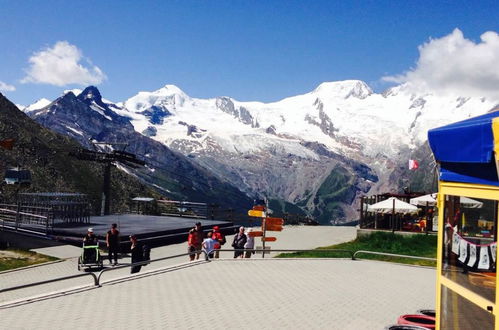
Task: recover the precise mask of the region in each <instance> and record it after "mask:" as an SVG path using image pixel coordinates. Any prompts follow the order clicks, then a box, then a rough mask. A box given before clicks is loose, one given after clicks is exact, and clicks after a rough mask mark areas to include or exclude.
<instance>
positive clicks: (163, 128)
mask: <svg viewBox="0 0 499 330" xmlns="http://www.w3.org/2000/svg"><path fill="white" fill-rule="evenodd" d="M96 93H98V91H95V90H93V91H92V95H94V94H96ZM99 98H100V94H99ZM78 99H79V100H80V101H81V102H83V103H85V104H86V106H87V108H88V109H90V111H91V112H94V113H98V114H100V115H101V116H104V117H109V118H111V119H112V121H117V120H118V118H119V121H120V122H121V125H123V127H127V131H128V130H129V129H130V127H131V128H132V130H135V131H136V132H138V133H140V134H141V135H142V136H145V137H149V138H151V139H154V140H156V141H157V142H159V143H161V144H163V145H166V146H168V147H169V148H170V149H174V150H176V151H178V152H180V153H182V154H184V155H185V156H187V157H189V158H190V159H191V160H192V161H193V162H196V163H197V164H199V165H201V166H202V167H203V168H206V169H208V170H209V171H210V172H211V173H214V175H215V176H217V177H218V178H219V179H220V180H222V181H225V182H226V183H228V184H231V185H235V186H237V187H238V188H239V189H240V190H242V191H244V192H246V193H247V194H248V195H250V196H254V195H255V194H258V195H260V196H266V197H268V198H270V199H271V200H272V201H273V203H274V206H273V208H274V209H278V208H280V209H281V210H283V211H288V212H293V211H292V210H296V209H297V208H296V206H299V207H300V208H301V209H302V210H305V211H306V212H308V213H309V214H311V215H313V216H314V217H315V218H316V219H318V220H319V221H320V222H322V223H334V222H341V221H345V220H352V219H357V218H358V212H357V208H358V207H357V205H356V202H357V200H358V198H357V197H358V196H359V195H360V194H365V193H367V192H370V193H376V192H387V191H397V190H399V188H400V186H401V185H404V184H407V183H404V180H406V181H410V180H411V178H410V177H407V178H404V177H405V176H408V173H407V172H406V171H405V168H406V167H407V165H406V162H407V160H408V159H409V158H414V157H416V156H419V157H423V158H428V159H420V161H421V162H427V163H430V161H431V159H429V153H427V152H426V153H425V151H424V150H425V149H424V144H425V142H426V134H427V131H428V129H430V128H433V127H437V126H441V125H445V124H447V123H450V122H454V121H457V120H461V119H465V118H468V117H471V116H476V115H479V114H482V113H485V112H487V111H489V110H491V109H492V108H494V106H495V105H496V104H495V103H494V102H491V101H490V100H487V99H485V98H464V97H459V96H440V95H433V94H425V95H417V94H413V93H411V92H410V91H409V90H408V88H407V87H406V86H404V85H401V86H397V87H394V88H391V89H389V90H387V91H386V92H384V93H383V94H377V93H374V92H373V91H372V90H371V88H369V86H368V85H367V84H366V83H364V82H362V81H358V80H348V81H339V82H326V83H322V84H320V85H319V86H318V87H317V88H316V89H314V90H313V91H311V92H309V93H306V94H303V95H298V96H293V97H289V98H286V99H283V100H281V101H278V102H272V103H261V102H239V101H237V100H234V99H232V98H230V97H218V98H213V99H199V98H193V97H190V96H189V95H187V94H186V93H184V92H183V91H182V90H181V89H179V88H178V87H176V86H173V85H166V86H164V87H163V88H160V89H159V90H157V91H153V92H140V93H138V94H137V95H135V96H133V97H131V98H129V99H128V100H126V101H124V102H121V103H118V104H109V103H105V102H103V104H104V105H106V104H107V107H106V106H103V104H100V103H98V102H96V101H89V100H93V97H88V91H87V90H85V91H83V92H82V93H81V94H80V95H78ZM62 107H64V106H62ZM49 109H51V110H50V111H53V112H54V113H53V114H52V115H56V112H57V115H56V116H55V117H60V116H61V113H63V111H62V109H61V110H58V109H59V108H57V107H54V105H51V106H50V107H48V108H44V109H42V110H39V112H35V113H38V114H42V113H43V111H49ZM35 113H33V112H31V113H30V115H31V116H32V117H34V118H36V116H38V114H35ZM113 113H114V115H113ZM44 116H45V117H49V116H48V113H46V114H44ZM113 116H117V117H116V119H114V117H113ZM70 120H71V119H70V118H66V119H65V120H63V122H65V125H66V126H67V125H68V123H69V122H70ZM72 120H73V122H72V125H74V123H75V122H76V119H75V118H73V119H72ZM41 122H42V121H41ZM72 128H73V129H75V130H79V129H80V128H77V127H72ZM66 131H67V133H68V134H70V135H71V134H73V136H75V134H76V133H74V132H73V133H71V132H70V130H69V129H66ZM84 131H85V132H86V131H88V132H89V133H92V134H91V135H92V136H95V134H96V133H97V132H93V131H92V128H91V127H86V128H85V129H84ZM86 134H88V133H86ZM293 213H294V212H293Z"/></svg>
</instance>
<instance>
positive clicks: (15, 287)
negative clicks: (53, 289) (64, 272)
mask: <svg viewBox="0 0 499 330" xmlns="http://www.w3.org/2000/svg"><path fill="white" fill-rule="evenodd" d="M87 275H90V276H92V277H93V278H94V284H95V285H96V286H97V285H98V278H97V276H96V275H95V274H94V273H81V274H75V275H69V276H63V277H57V278H53V279H50V280H45V281H40V282H34V283H29V284H23V285H16V286H12V287H10V288H6V289H1V290H0V293H2V292H7V291H13V290H18V289H24V288H29V287H32V286H37V285H42V284H47V283H53V282H59V281H64V280H70V279H73V278H78V277H83V276H87Z"/></svg>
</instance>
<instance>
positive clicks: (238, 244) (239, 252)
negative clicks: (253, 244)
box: [232, 226, 246, 258]
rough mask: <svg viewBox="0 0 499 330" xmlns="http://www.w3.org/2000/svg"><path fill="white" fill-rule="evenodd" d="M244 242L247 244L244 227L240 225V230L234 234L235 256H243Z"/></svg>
mask: <svg viewBox="0 0 499 330" xmlns="http://www.w3.org/2000/svg"><path fill="white" fill-rule="evenodd" d="M244 244H246V235H245V234H244V227H243V226H241V227H239V232H238V233H237V234H236V235H235V236H234V241H233V242H232V247H233V248H234V258H239V257H241V258H242V257H243V254H244Z"/></svg>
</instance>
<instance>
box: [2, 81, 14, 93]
mask: <svg viewBox="0 0 499 330" xmlns="http://www.w3.org/2000/svg"><path fill="white" fill-rule="evenodd" d="M15 90H16V88H15V87H14V86H12V85H9V84H6V83H4V82H3V81H0V92H13V91H15Z"/></svg>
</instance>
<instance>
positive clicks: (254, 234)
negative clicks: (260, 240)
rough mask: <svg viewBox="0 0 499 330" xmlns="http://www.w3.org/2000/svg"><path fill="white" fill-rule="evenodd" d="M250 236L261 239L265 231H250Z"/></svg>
mask: <svg viewBox="0 0 499 330" xmlns="http://www.w3.org/2000/svg"><path fill="white" fill-rule="evenodd" d="M248 235H249V236H250V237H259V236H263V231H250V232H249V233H248Z"/></svg>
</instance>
